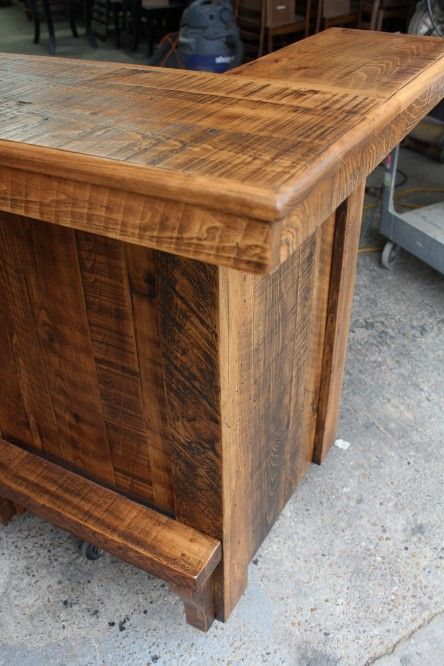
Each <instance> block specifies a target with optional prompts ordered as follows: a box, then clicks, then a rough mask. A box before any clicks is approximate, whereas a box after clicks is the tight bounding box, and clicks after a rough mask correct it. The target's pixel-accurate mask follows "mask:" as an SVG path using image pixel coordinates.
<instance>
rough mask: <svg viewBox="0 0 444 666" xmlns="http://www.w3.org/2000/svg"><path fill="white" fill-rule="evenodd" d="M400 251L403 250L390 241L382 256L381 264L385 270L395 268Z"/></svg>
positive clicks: (385, 246)
mask: <svg viewBox="0 0 444 666" xmlns="http://www.w3.org/2000/svg"><path fill="white" fill-rule="evenodd" d="M400 250H401V248H400V247H399V245H395V243H392V241H388V243H386V244H385V245H384V249H383V250H382V254H381V264H382V265H383V266H384V268H391V267H392V266H393V264H394V263H395V262H396V261H397V259H398V257H399V253H400Z"/></svg>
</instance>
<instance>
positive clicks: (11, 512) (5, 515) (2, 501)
mask: <svg viewBox="0 0 444 666" xmlns="http://www.w3.org/2000/svg"><path fill="white" fill-rule="evenodd" d="M21 513H24V509H22V507H20V506H19V505H18V504H14V502H11V501H10V500H8V499H6V498H5V497H0V524H1V525H7V524H8V523H9V522H10V521H11V520H12V519H13V518H14V517H15V516H19V515H20V514H21Z"/></svg>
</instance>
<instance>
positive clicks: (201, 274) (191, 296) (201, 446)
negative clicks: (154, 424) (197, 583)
mask: <svg viewBox="0 0 444 666" xmlns="http://www.w3.org/2000/svg"><path fill="white" fill-rule="evenodd" d="M217 270H218V269H217V268H216V267H214V266H211V265H209V264H203V263H200V262H197V261H193V260H188V259H181V258H180V257H177V256H174V255H169V254H164V253H159V255H158V277H159V304H160V326H161V335H162V343H163V363H164V373H165V374H164V381H165V394H166V412H167V422H168V439H169V444H170V454H171V466H172V478H173V489H174V498H175V507H176V518H177V519H178V520H180V521H181V522H183V523H185V524H186V525H189V526H197V525H198V526H199V527H198V528H196V529H199V531H201V532H204V533H205V534H208V535H209V536H213V537H215V538H218V539H221V538H222V460H221V436H220V430H221V425H220V388H219V365H218V290H217V285H218V278H217Z"/></svg>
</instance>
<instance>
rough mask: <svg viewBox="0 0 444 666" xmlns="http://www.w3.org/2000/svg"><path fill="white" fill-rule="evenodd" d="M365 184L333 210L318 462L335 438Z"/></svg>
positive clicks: (316, 444)
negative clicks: (332, 244)
mask: <svg viewBox="0 0 444 666" xmlns="http://www.w3.org/2000/svg"><path fill="white" fill-rule="evenodd" d="M364 188H365V181H363V182H362V183H361V185H360V186H359V187H358V188H357V189H356V190H355V191H354V192H353V193H352V194H351V195H350V196H349V198H348V199H346V200H345V201H344V202H343V203H342V204H341V205H340V206H339V208H338V209H337V211H336V228H335V238H334V247H333V263H332V274H331V280H330V291H329V297H328V312H327V324H326V333H325V345H324V354H323V361H322V376H321V382H320V396H319V409H318V422H317V428H316V436H315V447H314V451H313V460H314V462H317V463H321V462H322V461H323V460H324V459H325V456H326V455H327V453H328V451H329V450H330V447H331V445H332V443H333V441H334V439H335V435H336V427H337V423H338V418H339V408H340V400H341V391H342V382H343V377H344V368H345V361H346V357H347V344H348V332H349V328H350V318H351V310H352V304H353V289H354V284H355V277H356V263H357V257H358V246H359V236H360V230H361V218H362V207H363V202H364Z"/></svg>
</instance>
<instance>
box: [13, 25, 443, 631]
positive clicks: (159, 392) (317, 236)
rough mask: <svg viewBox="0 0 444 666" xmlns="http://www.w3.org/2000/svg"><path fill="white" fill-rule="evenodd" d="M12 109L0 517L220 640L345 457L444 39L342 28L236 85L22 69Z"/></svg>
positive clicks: (25, 62)
mask: <svg viewBox="0 0 444 666" xmlns="http://www.w3.org/2000/svg"><path fill="white" fill-rule="evenodd" d="M0 91H1V96H0V280H1V300H0V317H1V321H0V431H1V435H0V494H1V495H2V499H1V500H0V516H1V517H2V519H3V522H5V523H6V522H7V521H8V520H9V519H10V518H11V517H12V516H13V515H14V514H15V513H16V512H18V511H20V510H21V509H19V507H21V508H26V509H29V510H31V511H33V512H35V513H36V514H37V515H40V516H42V517H43V518H45V519H47V520H49V521H52V522H53V523H55V524H57V525H60V526H61V527H64V528H66V529H68V530H70V531H72V532H73V533H75V534H77V535H79V536H80V537H81V538H83V539H85V540H87V541H89V542H91V543H93V544H97V545H98V546H100V547H103V548H104V549H106V550H108V551H109V552H111V553H114V554H116V555H117V556H119V557H121V558H122V559H125V560H127V561H128V562H131V563H133V564H135V565H136V566H138V567H140V568H142V569H144V570H146V571H148V572H151V573H153V574H155V575H156V576H159V577H161V578H163V579H164V580H165V581H167V582H168V583H169V584H170V586H171V588H172V589H173V590H174V591H175V592H176V593H178V594H179V595H180V596H181V597H182V598H183V600H184V603H185V608H186V614H187V619H188V621H189V622H190V623H191V624H193V625H195V626H197V627H199V628H201V629H204V630H206V629H208V627H209V626H210V624H211V622H212V620H213V618H214V617H216V618H217V619H219V620H226V619H227V617H228V616H229V614H230V611H231V610H232V609H233V607H234V606H235V604H236V603H237V601H238V600H239V597H240V596H241V594H242V593H243V592H244V590H245V588H246V586H247V566H248V563H249V561H250V559H251V558H252V557H253V555H254V553H255V551H256V550H257V548H258V546H259V545H260V544H261V542H262V541H263V539H264V538H265V536H266V535H267V533H268V531H269V530H270V528H271V526H272V525H273V523H274V522H275V521H276V519H277V518H278V516H279V514H280V512H281V510H282V508H283V507H284V505H285V503H286V502H287V500H288V498H289V497H290V495H291V494H292V492H293V490H294V489H295V487H296V485H297V483H298V482H299V481H300V479H301V478H302V476H303V474H304V473H305V471H306V470H307V468H308V466H309V464H310V462H311V461H312V460H314V461H316V462H321V461H322V459H323V458H324V456H325V454H326V453H327V451H328V449H329V447H330V445H331V443H332V441H333V440H334V437H335V427H336V422H337V417H338V409H339V401H340V393H341V384H342V376H343V370H344V362H345V355H346V347H347V335H348V327H349V320H350V311H351V303H352V296H353V283H354V275H355V270H356V258H357V250H358V240H359V231H360V220H361V212H362V202H363V193H364V181H365V178H366V176H367V175H368V173H369V172H370V171H371V170H372V169H373V168H374V167H375V166H376V165H377V164H378V163H379V161H380V160H381V159H382V158H384V157H385V155H386V154H387V153H388V152H389V151H390V150H391V149H392V148H393V146H395V145H396V144H397V143H398V142H399V141H400V139H402V138H403V136H404V135H405V134H406V133H407V132H408V131H409V130H410V129H411V128H412V127H414V125H415V124H416V123H417V122H418V121H419V120H420V119H421V118H422V117H423V116H424V115H425V114H426V113H427V112H428V111H429V110H430V109H431V108H432V107H433V106H434V105H436V104H437V103H438V102H439V101H440V99H441V98H442V97H443V94H444V40H440V39H434V38H430V37H416V36H405V35H392V34H383V33H375V32H358V31H353V30H342V29H332V30H328V31H326V32H323V33H321V34H319V35H316V36H314V37H310V38H309V39H306V40H304V41H301V42H298V43H296V44H294V45H292V46H289V47H287V48H285V49H283V50H282V51H279V52H277V53H273V54H271V55H269V56H267V57H265V58H262V59H260V60H258V61H255V62H252V63H250V64H248V65H246V66H244V67H241V68H239V69H237V70H236V71H234V72H232V73H230V74H226V75H213V74H206V73H198V72H190V71H181V70H168V69H160V68H148V67H141V66H132V65H122V64H116V63H113V64H108V63H99V62H95V63H92V62H82V61H75V60H65V59H57V58H42V57H29V56H22V55H13V54H7V55H0ZM295 547H297V544H295Z"/></svg>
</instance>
